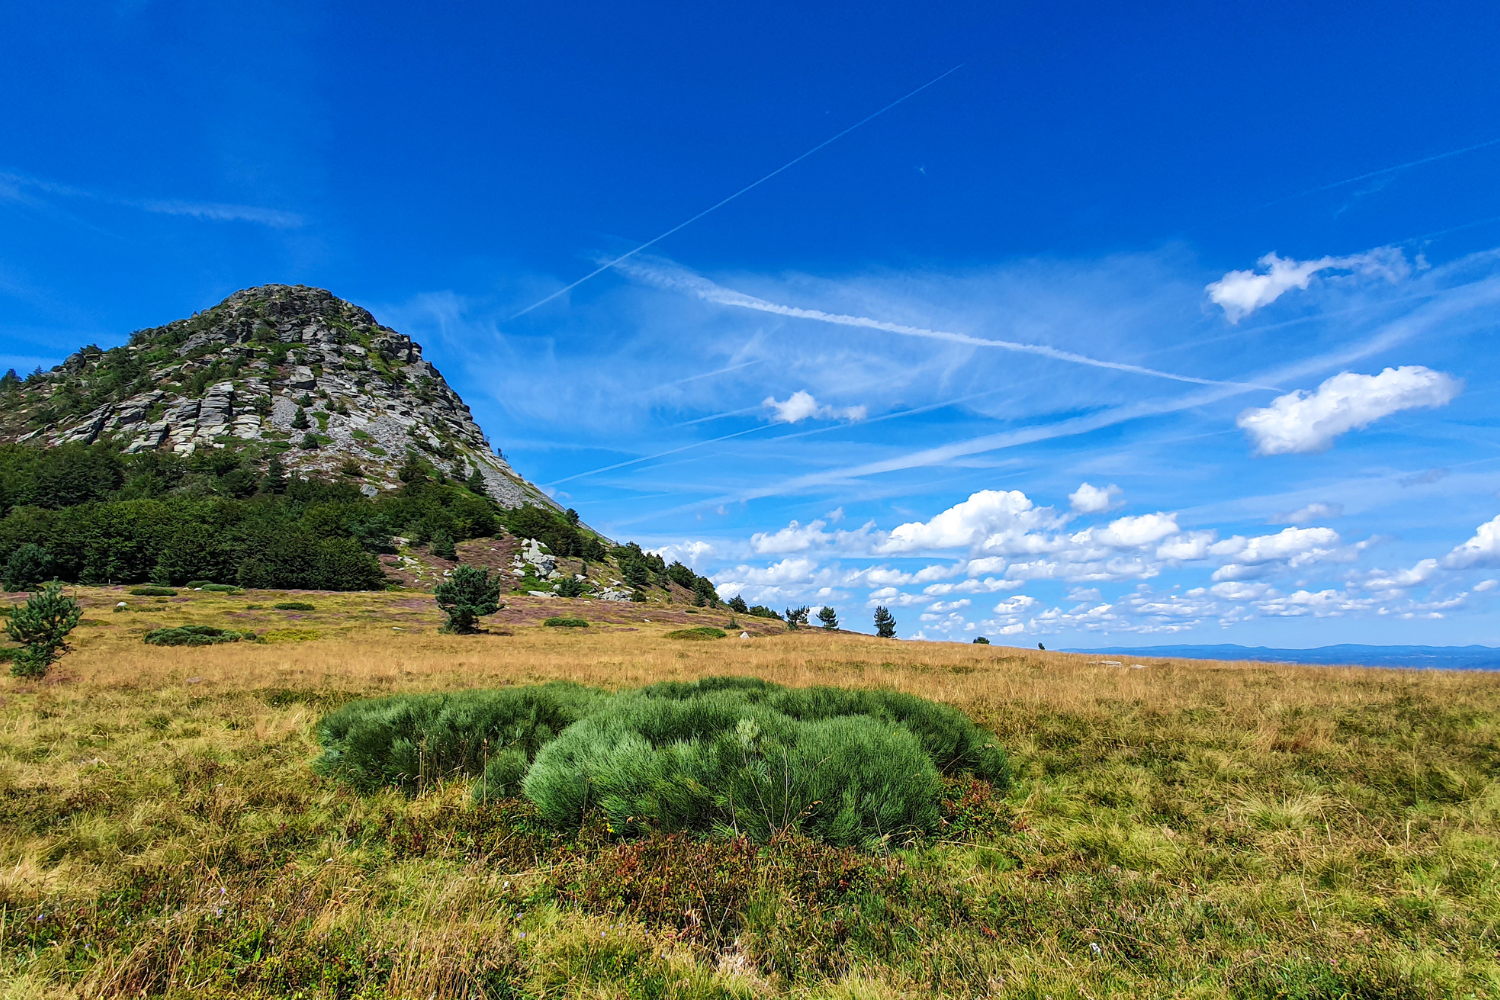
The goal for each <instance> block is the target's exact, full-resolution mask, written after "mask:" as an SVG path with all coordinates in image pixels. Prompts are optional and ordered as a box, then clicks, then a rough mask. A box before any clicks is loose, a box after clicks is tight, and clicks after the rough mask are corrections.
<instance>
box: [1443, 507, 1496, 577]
mask: <svg viewBox="0 0 1500 1000" xmlns="http://www.w3.org/2000/svg"><path fill="white" fill-rule="evenodd" d="M1443 565H1444V566H1446V567H1447V568H1449V569H1468V568H1469V567H1470V566H1497V565H1500V516H1497V517H1496V518H1495V519H1494V520H1491V521H1486V522H1485V523H1483V524H1481V525H1480V526H1479V530H1478V531H1476V532H1474V537H1473V538H1471V539H1469V540H1468V541H1467V542H1464V543H1463V544H1462V545H1460V546H1459V547H1458V548H1456V549H1454V550H1453V551H1452V552H1450V553H1448V556H1447V558H1445V559H1444V560H1443ZM1475 589H1476V590H1477V589H1478V588H1477V587H1476V588H1475Z"/></svg>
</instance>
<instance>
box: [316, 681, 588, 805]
mask: <svg viewBox="0 0 1500 1000" xmlns="http://www.w3.org/2000/svg"><path fill="white" fill-rule="evenodd" d="M603 697H605V695H604V694H603V693H601V692H599V691H596V690H593V689H592V688H585V687H582V686H580V685H577V684H568V683H561V682H559V683H555V684H546V685H542V686H539V687H516V688H502V689H500V690H498V691H456V692H454V693H452V694H411V695H396V696H394V697H390V698H375V699H370V700H366V701H355V702H350V703H349V704H347V705H345V706H343V707H342V708H340V709H338V710H337V711H336V712H333V713H332V714H330V715H328V716H326V717H324V718H323V720H322V721H320V722H319V723H318V739H319V741H320V742H321V743H322V745H323V753H322V755H321V756H320V757H319V758H318V759H317V761H316V762H314V765H313V767H314V768H315V769H316V770H317V771H318V772H319V773H320V774H325V775H328V776H329V777H332V778H337V779H339V780H341V781H346V782H348V783H349V784H351V785H353V786H354V787H355V788H358V789H360V790H361V791H367V792H368V791H374V790H375V789H377V788H386V787H392V788H400V789H402V790H404V791H408V792H415V791H419V790H420V789H421V788H422V787H423V786H424V785H426V784H428V783H430V782H433V781H438V780H441V779H443V778H449V777H453V776H455V775H466V776H470V777H478V776H480V775H481V774H482V773H483V772H484V771H485V770H486V765H487V764H488V765H490V767H491V768H493V771H492V776H493V777H495V778H496V779H497V780H496V781H495V782H493V783H490V784H489V785H487V786H485V787H482V788H480V789H477V790H478V791H480V793H481V794H487V795H489V796H501V795H515V794H517V793H518V791H519V788H520V785H519V781H520V776H521V775H524V774H525V772H526V768H527V767H529V766H530V763H531V761H532V759H533V758H534V757H535V756H536V752H537V751H538V750H540V749H541V747H542V745H543V744H545V743H547V742H549V741H550V740H553V739H555V738H556V737H557V735H558V733H560V732H562V731H563V730H564V729H566V728H567V727H568V726H570V725H572V724H573V723H574V722H576V721H578V720H579V719H580V718H582V717H583V715H584V714H585V712H586V711H587V710H588V709H589V708H591V707H592V706H593V705H594V703H595V702H597V701H598V700H599V699H601V698H603Z"/></svg>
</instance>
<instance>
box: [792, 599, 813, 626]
mask: <svg viewBox="0 0 1500 1000" xmlns="http://www.w3.org/2000/svg"><path fill="white" fill-rule="evenodd" d="M811 610H812V609H811V608H809V607H808V606H807V605H806V604H804V605H802V607H800V608H787V609H786V627H787V631H788V632H795V631H797V629H799V628H802V627H803V626H805V625H806V624H807V616H808V613H809V612H810V611H811Z"/></svg>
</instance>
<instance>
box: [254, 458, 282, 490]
mask: <svg viewBox="0 0 1500 1000" xmlns="http://www.w3.org/2000/svg"><path fill="white" fill-rule="evenodd" d="M260 491H261V492H262V493H285V492H286V466H285V465H284V464H282V461H281V456H280V455H272V456H271V460H270V461H268V462H267V463H266V475H265V478H264V479H262V480H261V481H260Z"/></svg>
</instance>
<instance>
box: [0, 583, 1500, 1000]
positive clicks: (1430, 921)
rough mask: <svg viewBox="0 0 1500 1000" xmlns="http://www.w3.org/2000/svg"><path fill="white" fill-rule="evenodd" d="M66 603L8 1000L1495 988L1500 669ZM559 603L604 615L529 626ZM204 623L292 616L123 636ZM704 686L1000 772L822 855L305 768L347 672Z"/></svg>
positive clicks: (347, 602) (617, 612) (348, 684)
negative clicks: (149, 641) (930, 819)
mask: <svg viewBox="0 0 1500 1000" xmlns="http://www.w3.org/2000/svg"><path fill="white" fill-rule="evenodd" d="M80 596H81V597H82V599H83V601H84V605H85V613H86V617H85V620H84V623H83V624H82V625H80V627H79V630H78V633H77V636H76V647H77V648H76V651H75V652H74V653H72V654H71V655H70V656H68V657H66V658H65V659H63V660H62V661H60V662H59V665H58V667H56V668H55V669H54V672H53V674H52V675H51V676H49V678H48V679H47V681H46V682H44V683H23V682H20V681H17V680H12V679H5V680H4V681H0V686H3V703H0V982H4V983H5V986H4V987H3V990H4V995H5V996H6V997H43V996H73V995H86V996H132V997H138V996H142V995H145V996H184V997H185V996H189V995H191V996H194V997H218V996H224V997H228V996H265V997H273V996H274V997H283V996H293V995H301V996H306V997H313V996H328V997H385V996H399V997H422V998H426V997H434V996H438V997H459V996H467V997H479V996H487V997H521V996H532V997H541V996H629V997H699V996H702V997H719V996H736V997H749V996H797V997H812V996H817V997H823V996H827V997H834V996H838V997H884V996H897V995H910V996H918V995H920V996H932V995H951V996H997V997H1017V998H1021V997H1025V998H1035V1000H1042V998H1043V997H1052V998H1054V1000H1062V998H1065V997H1077V998H1099V997H1106V996H1110V997H1264V998H1272V997H1289V998H1290V997H1296V998H1314V997H1318V998H1339V997H1357V998H1408V997H1409V998H1425V997H1469V996H1473V997H1491V996H1496V995H1500V958H1497V948H1500V942H1497V938H1496V936H1497V921H1500V862H1497V860H1496V859H1497V857H1500V786H1497V784H1496V778H1497V775H1500V678H1497V677H1495V676H1494V675H1489V674H1479V673H1474V674H1451V673H1438V672H1432V673H1419V672H1402V671H1391V670H1362V669H1349V668H1305V667H1287V666H1266V665H1253V664H1210V663H1196V664H1195V663H1185V662H1171V661H1147V662H1145V663H1144V665H1143V668H1142V669H1131V668H1130V666H1129V664H1127V665H1126V666H1125V667H1124V668H1123V669H1121V668H1117V667H1112V666H1104V665H1100V664H1097V663H1090V662H1089V661H1088V658H1087V657H1084V656H1078V655H1067V654H1056V653H1043V652H1038V651H1026V650H1017V649H1011V648H1006V647H1002V646H998V645H996V646H970V645H962V646H961V645H956V644H929V643H903V642H891V641H883V640H879V639H875V638H872V637H865V636H854V635H850V634H847V633H836V632H824V631H823V630H802V631H797V632H787V631H786V630H785V627H784V625H782V624H781V623H777V622H750V623H746V624H747V625H748V626H749V628H750V631H751V635H752V637H751V638H750V639H748V640H744V639H740V638H739V637H738V634H737V633H735V634H733V635H731V636H729V637H728V638H725V639H721V640H717V641H713V642H701V643H691V642H681V641H675V640H671V639H668V638H666V635H665V633H667V632H668V631H672V630H675V629H680V628H682V627H683V626H685V625H687V624H689V623H692V624H702V625H706V626H711V625H720V624H725V622H724V620H723V619H724V617H725V616H726V615H727V614H728V612H726V611H723V610H720V611H717V612H708V611H706V610H705V611H700V612H699V613H698V614H696V615H689V614H688V611H689V610H697V609H690V608H688V607H686V606H685V605H684V604H682V603H678V604H676V605H673V606H670V607H668V606H664V605H662V606H658V605H652V606H644V607H643V606H641V605H631V604H619V603H614V602H604V601H586V600H576V601H569V600H565V599H528V598H518V599H517V600H516V601H514V602H512V607H511V608H509V609H507V610H506V611H505V612H502V613H501V615H498V616H495V620H494V622H492V623H491V628H492V631H491V632H490V633H489V634H482V635H478V636H471V637H460V636H446V635H441V634H439V633H438V632H437V631H436V626H437V624H438V621H439V615H438V614H437V612H436V609H435V607H433V606H432V601H431V598H430V597H423V596H422V595H416V594H411V593H404V594H403V593H370V594H342V595H338V594H327V595H318V596H316V597H314V598H311V599H306V595H295V594H285V593H273V592H258V591H251V592H248V593H245V594H242V595H232V594H227V593H222V592H220V593H210V592H188V593H185V594H183V595H181V596H179V597H144V598H129V596H128V595H126V594H125V592H124V591H123V590H122V589H119V588H114V589H103V588H100V589H83V590H82V591H81V592H80ZM298 597H302V598H304V600H303V601H302V603H312V604H313V605H314V608H315V609H316V610H314V611H310V612H302V611H275V610H273V609H271V608H270V606H271V605H273V604H275V603H278V602H284V603H292V601H290V600H289V598H298ZM122 599H125V600H130V601H132V602H133V603H134V604H135V605H138V606H139V607H140V608H146V607H157V608H162V609H163V610H161V611H158V612H155V613H152V614H145V613H138V612H137V611H131V612H129V613H122V614H111V613H110V612H109V610H108V609H109V608H110V607H112V606H113V605H114V604H115V602H117V601H119V600H122ZM251 604H254V605H258V606H260V607H259V608H250V607H249V605H251ZM563 609H567V613H568V614H570V615H572V616H575V617H579V618H583V619H585V620H588V621H589V622H590V627H588V628H579V629H560V628H548V627H546V626H544V625H543V624H542V622H543V621H544V620H545V618H546V617H547V616H549V615H557V614H558V613H559V612H560V611H562V610H563ZM695 618H696V619H697V621H694V619H695ZM273 620H274V621H273ZM276 622H279V623H280V624H279V625H277V627H275V628H267V625H268V624H274V623H276ZM247 623H248V624H247ZM182 625H203V626H212V627H224V628H229V627H233V628H253V629H255V630H256V632H257V633H258V635H260V636H262V637H264V636H266V635H267V634H269V633H271V632H281V633H296V634H295V635H291V636H286V635H285V634H283V635H281V636H280V637H279V638H278V639H277V640H273V641H270V642H239V643H231V644H223V645H213V646H206V647H165V648H163V647H155V646H147V645H145V644H144V643H142V642H141V634H143V631H144V630H146V629H149V628H163V627H177V626H182ZM318 636H321V638H316V637H318ZM299 638H300V639H302V640H304V641H295V640H296V639H299ZM708 675H715V676H726V675H728V676H742V677H759V678H763V679H765V680H767V681H770V682H773V683H776V684H781V685H787V686H789V687H796V688H803V687H808V686H814V685H831V686H838V687H846V688H850V689H855V690H891V691H898V692H903V693H905V694H909V695H915V696H918V697H920V698H924V699H930V700H933V701H936V702H940V703H942V704H946V705H950V706H953V707H954V708H956V709H958V710H960V711H961V712H962V713H964V715H966V716H967V717H968V718H969V719H971V720H973V721H974V722H975V723H977V724H978V725H979V726H980V727H982V728H983V729H984V730H986V731H988V732H989V733H991V734H993V735H994V736H995V737H996V738H997V742H998V743H999V745H1000V746H1001V747H1003V748H1004V750H1005V752H1006V753H1007V754H1008V756H1009V761H1010V767H1011V769H1012V772H1013V783H1012V784H1011V786H1010V787H1009V790H1007V791H1003V792H1002V791H1001V790H1000V788H999V787H998V786H997V785H994V784H990V783H988V782H986V781H984V780H982V779H980V778H978V777H975V776H972V775H964V776H959V777H949V778H946V779H944V780H943V783H942V787H941V790H940V794H939V799H938V823H937V826H936V829H935V831H934V832H932V833H930V834H923V835H917V836H912V837H910V838H907V839H903V840H892V841H888V842H886V843H884V844H874V845H865V846H858V845H856V846H838V845H834V844H829V843H826V842H823V841H820V840H815V839H807V838H804V837H802V836H799V835H796V834H795V833H787V834H782V835H775V836H770V837H769V838H768V839H766V840H764V841H758V840H755V839H751V838H738V837H735V836H733V835H732V831H731V832H730V834H729V835H724V834H723V832H722V831H720V833H718V834H715V833H713V832H707V833H699V832H667V831H664V830H653V829H651V828H650V827H649V824H647V826H646V828H645V829H637V830H633V831H631V832H630V834H629V836H622V835H621V833H616V832H612V831H611V830H610V828H609V822H610V817H609V816H608V815H607V814H605V813H602V812H594V813H592V814H590V815H588V816H585V817H584V821H583V823H582V825H581V826H580V827H576V828H574V827H569V826H558V825H557V824H555V823H553V822H551V821H549V820H548V819H547V818H546V817H545V816H543V815H541V814H540V813H539V812H538V810H537V809H536V807H535V806H534V805H533V804H532V803H531V802H530V801H528V800H527V799H525V798H524V797H519V796H517V797H507V796H505V795H502V796H498V797H488V796H482V797H480V798H479V799H477V800H476V797H475V796H474V795H473V794H472V779H471V778H469V777H453V778H450V777H449V776H448V775H447V774H445V773H442V772H441V771H438V772H436V773H427V774H424V775H423V780H422V781H421V783H420V787H419V788H416V789H410V790H406V791H403V790H398V789H390V790H380V789H379V788H378V787H377V788H373V789H370V790H363V789H359V788H355V787H353V786H351V785H349V784H346V783H344V782H342V781H339V780H335V779H333V778H329V777H324V776H321V775H320V774H319V773H318V771H317V770H315V769H314V766H313V765H314V761H315V760H317V758H318V757H319V755H320V754H322V753H323V752H324V750H325V746H324V745H323V744H322V743H320V742H319V738H318V724H319V721H320V720H322V719H324V718H325V717H328V716H329V715H330V713H334V712H336V711H337V710H338V709H339V708H340V707H341V706H344V705H347V704H349V703H350V702H352V701H354V700H357V699H361V698H383V697H388V696H391V695H405V694H426V693H434V692H451V691H462V690H469V689H503V688H505V687H507V686H511V685H534V684H545V683H548V682H552V681H570V682H575V683H578V684H583V685H587V686H589V687H591V688H596V689H602V690H604V691H619V690H623V689H627V688H638V687H643V686H646V685H651V684H659V683H662V682H668V681H693V680H695V679H697V678H700V677H704V676H708Z"/></svg>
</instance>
